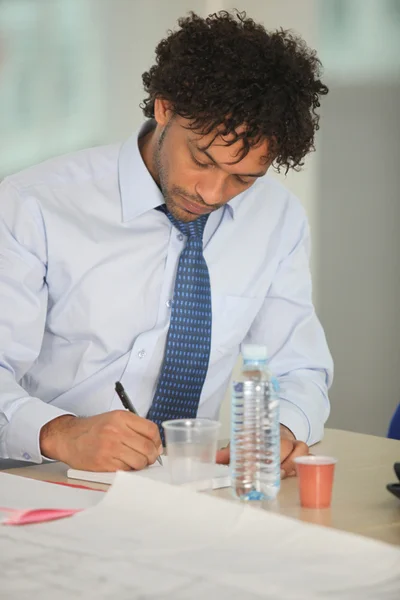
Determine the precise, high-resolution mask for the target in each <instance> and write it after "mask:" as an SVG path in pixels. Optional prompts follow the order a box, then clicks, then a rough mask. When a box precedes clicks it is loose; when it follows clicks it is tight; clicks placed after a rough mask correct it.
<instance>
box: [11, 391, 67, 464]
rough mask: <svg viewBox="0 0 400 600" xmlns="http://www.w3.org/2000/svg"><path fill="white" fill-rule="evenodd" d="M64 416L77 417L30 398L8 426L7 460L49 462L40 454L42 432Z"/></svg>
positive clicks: (37, 399) (17, 411)
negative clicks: (45, 426)
mask: <svg viewBox="0 0 400 600" xmlns="http://www.w3.org/2000/svg"><path fill="white" fill-rule="evenodd" d="M63 415H72V416H76V415H74V413H71V412H68V411H66V410H62V409H61V408H58V407H57V406H52V405H51V404H46V403H45V402H43V401H42V400H39V398H29V400H28V401H27V402H25V403H24V404H22V406H20V407H19V408H18V409H17V410H16V411H15V413H14V414H13V416H12V418H11V421H10V423H9V424H8V425H7V433H6V439H5V448H4V450H5V454H6V455H7V458H13V459H15V460H26V461H28V462H35V463H41V462H43V460H49V459H48V458H47V457H46V456H42V454H41V452H40V443H39V438H40V430H41V429H42V427H43V425H46V423H49V421H53V419H56V418H57V417H61V416H63Z"/></svg>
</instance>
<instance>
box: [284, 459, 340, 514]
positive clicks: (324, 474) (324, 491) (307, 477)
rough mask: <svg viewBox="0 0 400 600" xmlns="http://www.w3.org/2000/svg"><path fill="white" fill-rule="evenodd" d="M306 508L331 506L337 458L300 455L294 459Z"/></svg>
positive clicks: (301, 495) (302, 499) (301, 496)
mask: <svg viewBox="0 0 400 600" xmlns="http://www.w3.org/2000/svg"><path fill="white" fill-rule="evenodd" d="M294 462H295V463H296V470H297V475H298V481H299V492H300V504H301V506H303V507H304V508H329V507H330V505H331V499H332V487H333V475H334V471H335V464H336V463H337V459H336V458H334V457H332V456H313V455H309V456H299V457H297V458H295V459H294Z"/></svg>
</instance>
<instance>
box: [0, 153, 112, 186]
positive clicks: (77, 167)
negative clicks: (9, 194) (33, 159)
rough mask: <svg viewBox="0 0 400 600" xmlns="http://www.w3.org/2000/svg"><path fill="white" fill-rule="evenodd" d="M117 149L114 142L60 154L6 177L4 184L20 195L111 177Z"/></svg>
mask: <svg viewBox="0 0 400 600" xmlns="http://www.w3.org/2000/svg"><path fill="white" fill-rule="evenodd" d="M120 148H121V144H120V143H118V144H110V145H107V146H97V147H94V148H85V149H83V150H78V151H76V152H71V153H68V154H63V155H61V156H57V157H54V158H50V159H48V160H45V161H43V162H41V163H39V164H36V165H34V166H32V167H28V168H26V169H24V170H22V171H19V172H18V173H15V174H13V175H9V176H8V177H7V181H8V183H9V184H11V185H12V186H13V187H14V188H16V189H17V190H18V191H20V192H24V191H28V190H29V189H30V188H39V187H41V186H45V187H50V188H58V187H63V186H70V185H74V184H75V185H79V184H84V183H85V182H88V181H90V180H94V179H101V178H104V177H107V176H110V175H111V176H113V175H115V174H116V173H117V169H118V155H119V151H120Z"/></svg>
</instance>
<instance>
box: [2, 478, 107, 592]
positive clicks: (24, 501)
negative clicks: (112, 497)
mask: <svg viewBox="0 0 400 600" xmlns="http://www.w3.org/2000/svg"><path fill="white" fill-rule="evenodd" d="M103 496H104V493H102V492H98V491H92V490H81V489H77V488H71V487H68V486H65V485H57V484H54V483H47V482H46V481H38V480H36V479H28V478H27V477H19V476H18V475H10V474H9V473H1V472H0V506H2V507H4V508H21V509H25V508H29V509H30V508H32V509H34V508H70V509H80V508H89V506H94V505H95V504H97V503H98V502H100V500H101V499H102V498H103ZM0 591H1V588H0ZM0 598H1V593H0Z"/></svg>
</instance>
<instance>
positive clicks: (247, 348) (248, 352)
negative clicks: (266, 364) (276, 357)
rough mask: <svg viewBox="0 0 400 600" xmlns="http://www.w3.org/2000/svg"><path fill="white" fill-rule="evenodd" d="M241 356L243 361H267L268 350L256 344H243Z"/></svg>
mask: <svg viewBox="0 0 400 600" xmlns="http://www.w3.org/2000/svg"><path fill="white" fill-rule="evenodd" d="M242 356H243V360H267V359H268V349H267V346H261V345H258V344H243V345H242Z"/></svg>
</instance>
